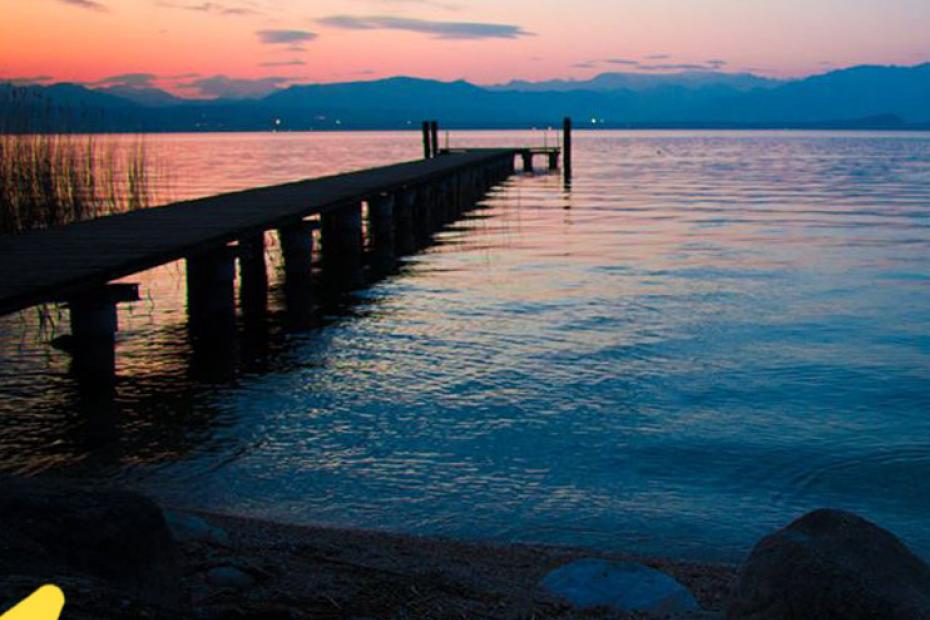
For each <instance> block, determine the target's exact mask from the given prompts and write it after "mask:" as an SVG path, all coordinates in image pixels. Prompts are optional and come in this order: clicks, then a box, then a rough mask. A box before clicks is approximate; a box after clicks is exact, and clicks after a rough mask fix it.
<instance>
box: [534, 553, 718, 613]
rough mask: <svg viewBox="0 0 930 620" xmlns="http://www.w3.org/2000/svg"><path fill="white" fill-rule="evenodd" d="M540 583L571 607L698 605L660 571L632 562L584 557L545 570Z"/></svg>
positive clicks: (684, 608) (685, 608) (650, 609)
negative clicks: (545, 573) (550, 570)
mask: <svg viewBox="0 0 930 620" xmlns="http://www.w3.org/2000/svg"><path fill="white" fill-rule="evenodd" d="M542 586H543V588H545V589H546V590H548V591H549V592H551V593H553V594H555V595H556V596H559V597H561V598H563V599H565V600H566V601H568V602H569V603H571V604H572V605H574V606H575V607H578V608H581V609H589V608H593V607H610V608H612V609H614V610H617V611H621V612H645V613H651V614H657V615H668V614H680V613H685V612H690V611H697V610H698V609H700V607H699V606H698V603H697V601H696V600H695V598H694V596H693V595H692V594H691V592H690V591H689V590H688V589H687V588H686V587H684V586H683V585H681V584H680V583H678V582H677V581H676V580H675V579H673V578H672V577H670V576H669V575H666V574H665V573H663V572H660V571H657V570H655V569H652V568H649V567H648V566H644V565H642V564H636V563H634V562H608V561H607V560H599V559H584V560H578V561H575V562H571V563H569V564H565V565H564V566H560V567H559V568H557V569H555V570H553V571H552V572H550V573H549V574H547V575H546V576H545V577H544V578H543V580H542Z"/></svg>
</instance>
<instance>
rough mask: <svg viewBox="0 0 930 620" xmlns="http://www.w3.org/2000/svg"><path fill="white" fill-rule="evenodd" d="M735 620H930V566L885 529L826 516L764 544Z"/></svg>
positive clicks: (741, 586)
mask: <svg viewBox="0 0 930 620" xmlns="http://www.w3.org/2000/svg"><path fill="white" fill-rule="evenodd" d="M727 618H728V619H729V620H770V619H771V620H775V619H778V620H785V619H788V620H790V619H806V618H811V619H814V618H816V619H818V620H830V619H833V618H835V619H843V620H859V619H862V620H865V619H866V618H869V619H872V618H883V619H888V620H904V619H908V620H910V619H912V618H930V568H928V566H927V565H926V564H925V563H924V562H923V561H921V560H920V558H918V557H917V556H915V555H914V554H913V553H911V551H910V550H909V549H908V548H907V547H905V546H904V544H903V543H901V541H900V540H898V539H897V538H896V537H895V536H894V535H893V534H891V533H890V532H888V531H886V530H883V529H882V528H880V527H878V526H877V525H875V524H873V523H870V522H869V521H866V520H865V519H863V518H861V517H858V516H856V515H854V514H850V513H848V512H842V511H839V510H818V511H816V512H812V513H810V514H807V515H805V516H803V517H801V518H800V519H798V520H797V521H795V522H794V523H792V524H790V525H789V526H788V527H786V528H784V529H781V530H779V531H777V532H775V533H774V534H771V535H769V536H767V537H766V538H763V539H762V540H761V541H760V542H759V543H758V544H757V545H756V547H755V548H754V549H753V550H752V553H751V554H750V556H749V559H747V560H746V562H745V564H744V565H743V567H742V569H741V570H740V576H739V581H738V584H737V587H736V591H735V594H734V599H733V601H732V603H731V605H730V608H729V610H728V612H727Z"/></svg>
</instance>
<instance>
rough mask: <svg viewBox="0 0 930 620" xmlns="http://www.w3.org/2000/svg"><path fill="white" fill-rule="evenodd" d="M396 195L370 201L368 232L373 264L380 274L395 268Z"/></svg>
mask: <svg viewBox="0 0 930 620" xmlns="http://www.w3.org/2000/svg"><path fill="white" fill-rule="evenodd" d="M395 206H396V204H395V196H394V194H380V195H378V196H374V197H372V198H370V199H369V200H368V230H369V240H370V241H369V249H370V251H371V263H372V266H373V267H374V269H375V270H376V271H377V272H379V273H390V272H391V271H393V270H394V267H395V245H396V243H395V232H394V221H395V217H394V212H395Z"/></svg>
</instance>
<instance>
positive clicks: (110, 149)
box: [0, 87, 151, 234]
mask: <svg viewBox="0 0 930 620" xmlns="http://www.w3.org/2000/svg"><path fill="white" fill-rule="evenodd" d="M0 104H2V105H0V234H15V233H20V232H24V231H28V230H36V229H43V228H52V227H55V226H61V225H64V224H70V223H72V222H76V221H79V220H86V219H91V218H95V217H100V216H103V215H111V214H114V213H121V212H124V211H130V210H133V209H142V208H145V207H148V206H149V204H150V203H151V190H150V179H149V169H150V165H149V158H148V155H147V153H146V148H145V142H144V140H143V139H142V138H141V137H140V138H135V139H125V138H111V137H105V138H99V139H98V138H95V137H94V136H88V135H79V134H70V133H67V132H56V133H49V132H46V131H43V128H45V127H50V126H52V125H53V124H52V123H51V122H50V121H49V119H50V118H55V119H56V122H58V121H59V120H60V119H61V118H62V117H63V113H62V112H61V110H57V109H55V108H53V107H52V106H51V105H47V104H46V105H43V104H42V103H41V101H37V100H36V98H35V97H34V96H32V95H30V94H29V92H28V91H25V90H23V89H14V88H12V87H8V88H7V89H6V90H4V91H2V92H0ZM58 126H60V124H59V125H58Z"/></svg>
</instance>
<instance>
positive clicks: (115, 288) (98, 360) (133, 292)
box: [66, 284, 139, 386]
mask: <svg viewBox="0 0 930 620" xmlns="http://www.w3.org/2000/svg"><path fill="white" fill-rule="evenodd" d="M138 300H139V285H138V284H108V285H105V286H103V287H102V288H100V289H98V290H95V291H92V292H88V293H84V294H82V295H80V296H77V297H73V298H71V299H69V300H68V302H67V305H68V311H69V314H70V316H71V338H70V341H69V342H68V346H67V347H66V348H67V349H68V350H70V352H71V354H72V362H71V371H72V373H73V374H74V375H75V376H76V377H77V378H78V381H80V382H81V383H83V384H85V385H89V386H92V385H107V384H112V383H113V382H114V381H115V380H116V349H115V346H116V332H117V330H118V328H119V325H118V321H117V312H116V304H118V303H120V302H125V301H138Z"/></svg>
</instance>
